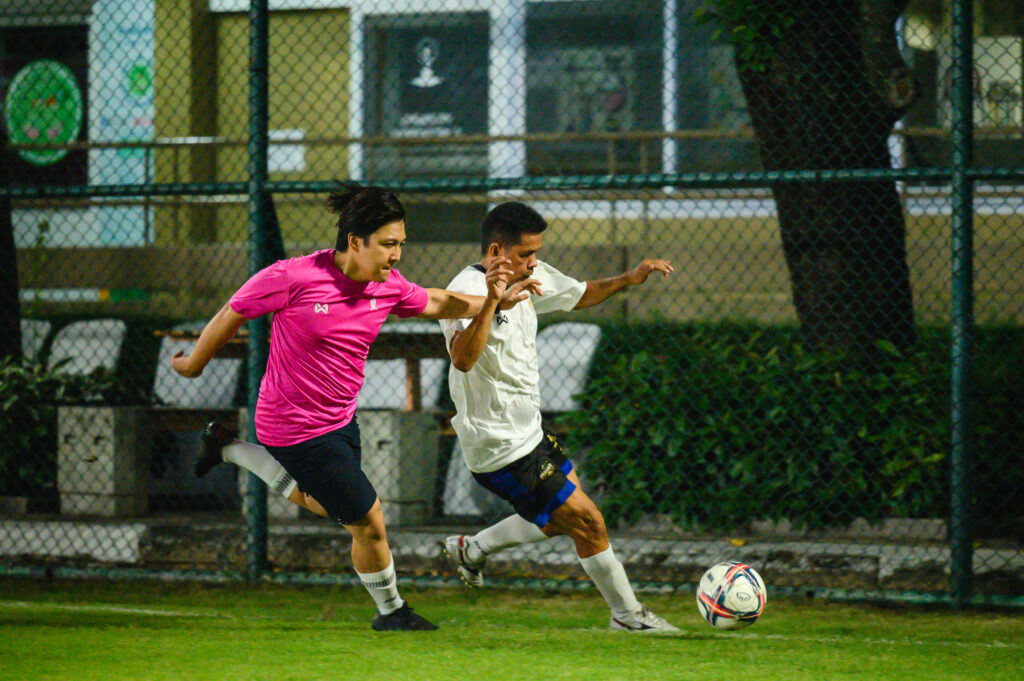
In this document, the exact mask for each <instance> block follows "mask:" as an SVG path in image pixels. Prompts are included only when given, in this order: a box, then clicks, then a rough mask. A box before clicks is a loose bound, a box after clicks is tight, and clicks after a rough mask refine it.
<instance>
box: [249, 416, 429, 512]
mask: <svg viewBox="0 0 1024 681" xmlns="http://www.w3.org/2000/svg"><path fill="white" fill-rule="evenodd" d="M356 418H357V419H359V431H360V437H361V440H362V450H363V460H362V469H363V472H365V473H366V477H368V478H369V479H370V482H372V483H373V487H374V489H376V490H377V496H378V497H379V498H380V503H381V507H382V509H383V511H384V522H385V523H386V524H387V525H388V526H389V527H390V526H392V525H414V524H417V523H424V522H427V521H428V520H430V519H431V518H432V517H433V515H434V509H433V499H434V479H435V477H436V475H437V445H438V433H437V418H436V417H435V416H434V415H432V414H430V413H426V412H417V411H398V410H386V409H382V410H367V409H364V410H360V411H358V412H357V413H356ZM247 424H248V418H247V417H246V416H245V414H244V413H243V416H242V418H241V419H240V425H241V433H240V434H239V438H240V439H242V440H247V441H249V442H253V441H254V440H255V438H253V437H251V436H249V434H248V425H247ZM248 480H249V472H248V471H246V470H244V469H239V474H238V489H239V491H240V492H241V494H242V498H243V506H244V505H245V501H246V499H247V498H248ZM304 516H306V517H308V516H309V514H308V513H305V512H303V511H302V509H301V508H299V507H298V506H297V505H295V504H293V503H292V502H290V501H288V500H287V499H285V498H284V497H282V496H280V495H278V494H274V493H270V494H269V496H268V498H267V517H268V518H270V519H272V520H273V519H277V520H288V519H294V518H299V517H304Z"/></svg>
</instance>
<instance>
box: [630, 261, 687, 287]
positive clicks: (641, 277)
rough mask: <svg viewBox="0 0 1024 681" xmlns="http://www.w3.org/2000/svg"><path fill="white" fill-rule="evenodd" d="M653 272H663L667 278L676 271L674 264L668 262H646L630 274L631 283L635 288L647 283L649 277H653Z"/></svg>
mask: <svg viewBox="0 0 1024 681" xmlns="http://www.w3.org/2000/svg"><path fill="white" fill-rule="evenodd" d="M653 272H661V274H662V276H665V277H667V276H668V275H670V274H671V273H672V272H675V269H674V268H673V267H672V263H670V262H669V261H668V260H644V261H643V262H641V263H640V264H639V265H637V266H636V267H635V268H634V269H632V270H630V272H629V275H628V277H629V283H630V284H632V285H633V286H636V285H637V284H642V283H644V282H645V281H647V277H649V276H651V274H652V273H653Z"/></svg>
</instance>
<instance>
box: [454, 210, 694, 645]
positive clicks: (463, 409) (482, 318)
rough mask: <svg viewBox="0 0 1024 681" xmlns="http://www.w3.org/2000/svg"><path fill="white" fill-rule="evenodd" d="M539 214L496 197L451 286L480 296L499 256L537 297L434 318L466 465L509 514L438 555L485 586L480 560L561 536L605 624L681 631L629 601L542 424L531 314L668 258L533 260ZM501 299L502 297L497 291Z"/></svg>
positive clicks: (596, 293) (601, 289)
mask: <svg viewBox="0 0 1024 681" xmlns="http://www.w3.org/2000/svg"><path fill="white" fill-rule="evenodd" d="M546 228H547V223H546V222H545V221H544V219H543V218H542V217H541V216H540V215H539V214H538V213H537V212H536V211H535V210H533V209H532V208H530V207H529V206H527V205H525V204H523V203H518V202H509V203H503V204H500V205H498V206H496V207H495V208H494V209H492V210H491V211H490V212H489V213H488V214H487V215H486V216H485V217H484V220H483V223H482V225H481V237H482V244H481V245H482V252H483V257H482V259H481V261H480V262H479V263H477V264H475V265H471V266H470V267H467V268H466V269H464V270H463V271H462V272H460V273H459V274H458V275H457V276H456V277H455V278H454V279H453V280H452V282H451V283H450V284H449V285H448V287H447V288H448V290H451V291H457V292H460V293H470V294H474V295H486V294H487V288H488V282H487V280H486V278H485V272H486V271H487V268H488V267H489V266H490V264H491V263H492V262H495V261H497V260H499V259H505V260H507V261H508V262H509V263H510V264H509V265H507V266H506V267H507V268H510V269H512V270H513V275H512V278H511V283H510V284H509V285H511V284H512V283H520V284H521V285H522V286H524V287H525V288H526V289H527V290H530V291H531V292H532V293H533V294H534V295H533V296H531V299H530V301H528V302H527V303H524V304H521V305H518V306H516V307H514V308H512V309H509V310H499V309H497V306H496V305H494V304H493V302H492V301H491V299H488V301H487V302H486V303H485V304H484V308H483V309H481V311H480V312H479V313H478V314H477V316H476V317H473V318H472V319H461V320H441V329H442V330H443V331H444V334H445V339H446V341H447V344H448V352H449V354H450V355H451V358H452V367H451V369H450V370H449V374H448V380H449V387H450V390H451V395H452V399H453V401H454V402H455V408H456V412H457V413H456V415H455V417H454V418H453V419H452V425H453V426H454V428H455V432H456V434H457V435H458V437H459V444H460V445H461V448H462V454H463V457H464V458H465V460H466V465H467V466H468V467H469V469H470V471H472V473H473V477H474V478H475V479H476V480H477V482H479V483H480V484H481V485H483V486H484V487H486V488H487V489H489V490H490V491H492V492H494V493H495V494H497V495H498V496H499V497H501V498H502V499H505V500H506V501H508V502H509V503H511V504H512V506H513V507H514V508H515V510H516V515H512V516H509V517H508V518H505V519H504V520H502V521H501V522H499V523H496V524H495V525H492V526H491V527H488V528H486V529H484V530H482V531H480V532H478V533H476V534H475V535H473V536H466V535H456V536H452V537H448V538H447V539H446V540H445V552H446V553H447V554H448V556H449V557H450V558H451V559H452V560H453V561H454V562H455V564H456V565H457V567H458V570H459V574H460V575H461V576H462V578H463V580H464V581H465V582H466V583H467V584H469V585H470V586H481V585H482V584H483V572H482V570H483V567H484V564H485V562H486V559H487V556H489V555H491V554H492V553H494V552H496V551H499V550H501V549H506V548H509V547H512V546H517V545H519V544H524V543H529V542H536V541H541V540H543V539H547V538H548V537H553V536H557V535H568V536H569V537H571V538H572V540H573V541H574V543H575V544H576V554H577V556H578V557H579V560H580V563H581V564H582V566H583V569H584V570H585V571H586V573H587V574H588V575H589V576H590V577H591V579H593V580H594V582H595V584H596V585H597V588H598V590H599V591H600V592H601V595H602V596H604V598H605V600H606V601H607V602H608V606H609V608H610V609H611V620H610V622H609V626H610V627H611V628H612V629H619V630H625V631H633V632H649V633H664V632H672V631H678V630H677V629H676V628H675V627H673V626H672V625H671V624H669V623H668V622H666V621H665V620H664V619H662V618H661V617H658V616H657V615H655V614H654V613H652V612H651V611H650V610H648V609H647V608H646V607H644V606H643V605H641V604H640V603H639V601H638V600H637V598H636V596H635V594H634V593H633V589H632V587H631V586H630V584H629V579H628V578H627V577H626V572H625V569H624V568H623V566H622V563H621V562H619V560H618V559H617V558H616V557H615V554H614V552H613V551H612V548H611V545H610V544H609V541H608V532H607V529H606V528H605V524H604V518H603V516H602V515H601V512H600V511H599V510H598V508H597V506H596V505H595V504H594V502H593V501H592V500H591V499H590V497H589V496H587V494H586V493H585V492H584V491H583V490H582V488H581V487H580V481H579V478H578V477H577V475H576V471H575V470H573V466H572V462H570V461H569V460H568V458H567V457H566V455H565V452H564V450H563V449H562V445H561V443H560V442H559V441H558V438H557V437H555V436H554V435H553V434H552V433H550V432H547V431H545V430H544V429H543V427H542V425H541V414H540V392H539V390H538V383H539V374H538V360H537V346H536V338H537V315H538V314H543V313H545V312H555V311H568V310H576V309H581V308H585V307H590V306H592V305H596V304H598V303H600V302H602V301H604V300H606V299H607V298H608V297H610V296H611V295H613V294H615V293H617V292H619V291H621V290H623V289H625V288H627V287H629V286H635V285H639V284H642V283H644V282H645V281H647V278H648V277H649V276H650V275H651V274H652V273H653V272H661V273H662V274H663V275H664V276H668V275H669V274H670V273H671V272H672V271H673V270H672V265H671V264H669V263H668V262H667V261H665V260H644V261H643V262H641V263H640V264H639V265H637V267H636V268H635V269H633V270H630V271H628V272H625V273H623V274H621V275H618V276H615V277H609V278H607V279H599V280H593V281H587V282H581V281H577V280H575V279H573V278H571V277H568V276H566V275H564V274H562V273H561V272H559V271H558V270H556V269H555V268H553V267H551V266H550V265H548V264H546V263H544V262H541V261H539V260H538V259H537V253H538V252H539V251H540V249H541V247H542V246H543V234H542V233H543V232H544V230H545V229H546ZM498 297H499V298H500V296H498Z"/></svg>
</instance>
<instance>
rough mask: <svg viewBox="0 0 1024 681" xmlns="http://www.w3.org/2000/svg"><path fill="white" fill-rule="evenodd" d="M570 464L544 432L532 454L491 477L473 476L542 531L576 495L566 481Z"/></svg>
mask: <svg viewBox="0 0 1024 681" xmlns="http://www.w3.org/2000/svg"><path fill="white" fill-rule="evenodd" d="M571 472H572V462H571V461H569V459H568V458H566V456H565V452H564V450H563V449H562V444H561V443H560V442H559V441H558V438H556V437H555V436H554V435H552V434H551V433H549V432H547V431H545V432H544V437H543V438H542V439H541V441H540V444H539V445H537V446H536V447H535V448H534V449H533V451H532V452H530V453H529V454H527V455H526V456H524V457H523V458H521V459H516V460H515V461H513V462H512V463H510V464H509V465H507V466H505V467H503V468H499V469H498V470H496V471H491V472H490V473H473V477H474V478H476V481H477V482H479V483H480V484H481V485H483V486H484V487H486V488H487V489H489V490H491V491H492V492H494V493H495V494H497V495H498V496H499V497H501V498H502V499H504V500H505V501H508V502H509V503H511V504H512V506H513V508H515V509H516V513H518V514H519V515H521V516H522V517H524V518H526V519H527V520H529V521H530V522H531V523H533V524H534V525H536V526H537V527H544V526H545V525H547V524H548V522H549V521H550V520H551V514H552V513H553V512H554V511H555V509H557V508H558V507H559V506H561V505H562V504H564V503H565V500H566V499H568V498H569V496H570V495H571V494H572V493H573V492H575V491H576V485H575V484H573V482H572V480H570V479H569V477H568V476H569V473H571Z"/></svg>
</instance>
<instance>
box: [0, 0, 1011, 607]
mask: <svg viewBox="0 0 1024 681" xmlns="http://www.w3.org/2000/svg"><path fill="white" fill-rule="evenodd" d="M259 4H260V3H258V2H254V3H253V5H254V7H252V8H251V7H250V4H249V2H247V1H246V0H159V1H157V0H8V1H6V2H2V3H0V101H2V107H3V113H4V118H3V126H2V128H3V130H4V133H5V135H6V137H5V139H4V142H5V144H4V156H3V169H4V171H5V175H6V177H5V178H4V179H3V183H4V184H5V185H6V186H7V188H5V189H3V195H2V199H0V209H2V210H0V221H2V222H0V227H2V228H3V229H0V233H2V235H3V238H4V241H3V242H2V243H0V257H2V258H3V261H2V262H0V270H2V272H3V277H0V279H2V280H3V291H0V296H2V297H0V300H2V307H0V324H2V327H0V355H3V356H6V357H7V359H5V360H4V363H3V365H2V372H3V376H2V379H0V422H2V424H3V425H2V441H0V500H2V503H3V506H2V507H0V570H3V571H4V572H7V573H17V572H19V571H22V572H24V571H29V572H31V571H33V570H38V569H42V568H45V569H49V570H55V569H56V570H65V571H67V573H68V574H71V573H75V571H76V570H84V571H85V572H91V573H97V572H98V573H104V574H127V573H130V572H131V571H133V570H134V571H137V572H140V573H148V572H151V571H154V570H165V569H168V568H169V569H172V570H173V572H172V574H173V575H177V576H181V577H184V576H186V575H188V574H194V573H191V572H190V571H194V570H205V571H209V570H212V571H216V572H229V573H237V572H238V571H242V570H245V569H246V566H247V565H248V569H249V570H250V572H252V571H265V570H267V569H268V568H272V569H273V571H274V573H283V574H286V575H291V576H292V577H295V578H300V577H301V576H302V575H305V577H304V578H307V579H312V578H313V577H311V576H310V575H311V574H312V573H317V572H325V573H327V574H343V575H347V574H348V571H349V568H348V567H347V566H348V565H349V563H348V556H347V550H346V548H345V543H346V541H347V538H346V535H345V534H344V532H343V531H341V530H340V529H338V528H333V527H332V526H330V524H329V523H327V522H326V521H318V520H316V519H314V518H313V516H311V515H309V514H308V513H306V512H305V511H300V510H299V509H298V507H297V506H295V505H294V504H291V503H290V502H288V501H286V500H285V499H283V498H280V497H279V496H277V495H275V494H273V493H271V496H270V503H269V512H268V513H267V515H268V520H267V522H266V523H264V522H263V520H262V519H263V512H264V511H263V510H261V505H260V504H259V503H255V504H247V503H245V501H246V499H247V498H249V493H250V492H249V490H250V488H249V487H248V486H247V477H246V474H244V473H241V474H240V470H239V469H238V468H236V467H234V466H231V465H221V466H217V467H216V468H215V469H214V470H213V471H212V472H211V473H210V474H208V475H206V476H203V477H202V478H197V477H196V476H195V474H194V471H193V468H192V457H193V454H194V452H195V451H196V450H197V448H198V443H199V431H200V430H201V428H202V427H203V425H204V424H205V423H206V422H207V421H210V420H220V421H222V422H225V423H227V424H229V425H231V426H232V427H238V428H240V429H241V430H242V437H248V438H249V439H254V437H253V436H252V435H251V434H248V433H251V430H250V428H249V418H248V416H247V415H246V414H247V413H248V412H247V411H246V405H247V404H248V403H250V401H251V400H253V399H254V396H255V391H254V390H253V388H254V387H255V383H256V382H257V381H258V378H259V376H260V375H261V373H262V366H261V359H260V358H261V357H265V355H262V354H260V351H259V350H258V348H259V346H260V339H261V338H262V337H264V336H265V334H266V326H261V325H255V326H253V325H252V324H250V326H251V327H252V328H251V329H250V331H251V333H250V334H249V335H250V336H252V340H251V343H252V345H253V347H254V348H256V350H255V352H256V354H250V353H249V351H248V350H247V348H248V346H247V345H246V343H245V341H244V338H243V339H240V340H239V341H238V342H233V343H229V344H228V345H227V346H226V347H225V349H224V350H223V351H222V353H221V355H220V356H219V357H218V358H217V359H215V360H214V361H213V362H212V364H211V365H210V367H209V368H208V369H207V370H206V371H205V372H204V374H203V375H202V376H201V377H200V378H198V379H191V380H190V379H185V378H182V377H181V376H179V375H178V374H176V373H175V372H174V371H172V370H171V367H170V357H171V356H173V355H174V353H176V352H179V351H184V352H186V353H187V352H188V351H189V350H190V349H191V348H192V346H193V345H194V340H195V337H196V335H197V333H198V332H199V331H200V330H201V329H202V328H203V326H204V324H205V323H206V321H207V320H208V319H210V318H211V317H212V316H213V315H214V314H215V313H216V312H217V310H218V309H220V307H221V306H222V305H223V304H224V303H225V302H226V301H227V299H228V297H229V296H230V295H231V294H232V293H233V292H234V291H235V290H236V289H237V288H238V287H239V286H240V285H241V284H242V283H243V282H244V281H245V280H246V278H247V276H248V275H249V273H250V272H251V270H252V269H253V268H254V265H260V264H266V263H269V262H272V261H273V260H275V259H277V258H280V257H283V256H285V255H289V256H291V255H298V254H303V253H309V252H312V251H313V250H316V249H320V248H330V247H331V246H333V244H334V242H335V237H336V227H335V224H334V221H333V219H332V218H331V216H330V215H328V214H327V213H326V211H325V210H324V208H323V199H324V196H325V195H326V193H327V192H329V191H331V190H332V189H334V188H336V187H338V186H339V183H340V182H342V181H345V180H349V179H358V180H361V181H363V182H371V183H376V184H384V185H388V186H392V187H395V188H397V189H398V190H399V192H400V195H401V196H402V199H403V201H404V203H405V206H406V208H407V211H408V220H407V232H408V237H409V242H408V244H407V246H406V248H405V251H404V253H403V258H402V262H401V264H400V269H401V271H402V273H403V274H404V275H405V277H406V278H408V279H410V280H412V281H415V282H417V283H420V284H422V285H424V286H432V287H444V286H445V285H446V284H447V283H448V282H449V281H450V280H451V279H452V278H453V277H454V276H455V275H456V274H457V273H458V272H459V271H461V270H462V269H463V268H464V267H466V266H468V265H471V264H473V263H475V262H477V261H478V260H479V259H480V236H479V225H480V221H481V219H482V217H483V216H484V214H485V213H486V212H487V210H488V209H489V208H491V207H493V206H495V205H497V204H499V203H501V202H504V201H522V202H525V203H527V204H529V205H530V206H532V207H534V208H535V209H536V210H537V211H539V212H540V214H541V215H543V216H544V217H545V219H546V220H547V221H548V223H549V225H550V227H549V229H548V230H547V231H546V232H545V233H544V237H543V238H544V247H543V251H542V252H541V253H540V254H539V257H540V258H541V259H542V260H544V261H545V262H548V263H549V264H551V265H553V266H554V267H556V268H558V269H559V270H561V271H562V272H563V273H565V274H567V275H569V276H572V277H574V278H576V279H578V280H580V281H593V280H598V279H601V278H605V277H611V276H616V275H619V274H621V273H623V272H626V271H628V270H630V269H631V268H633V267H634V266H636V265H637V264H638V263H639V262H640V261H641V260H642V259H643V258H665V259H668V260H670V261H671V262H672V264H673V266H674V267H675V272H674V273H673V274H672V275H671V276H669V277H667V278H662V277H660V276H657V277H652V278H651V279H650V280H649V281H647V282H646V283H644V284H642V285H639V286H634V287H631V288H628V289H627V290H624V291H622V292H620V293H618V294H617V295H614V296H612V297H611V298H609V299H608V300H607V301H605V302H604V303H602V304H600V305H597V306H594V307H589V308H587V309H585V310H580V311H574V312H572V313H559V314H553V315H544V316H542V317H541V318H540V330H539V332H538V334H537V340H536V348H537V353H538V358H539V367H540V391H541V410H542V412H543V414H544V416H545V419H546V422H547V424H548V427H549V428H550V429H551V430H552V431H553V432H555V433H557V434H558V435H559V436H560V437H561V438H562V440H563V441H564V443H565V445H566V447H567V449H568V451H569V453H570V456H571V457H572V458H573V460H574V462H575V464H576V466H577V469H578V471H579V474H580V478H581V480H582V484H583V487H584V489H586V490H587V491H588V492H589V493H590V494H591V496H592V497H593V498H594V499H595V500H596V501H597V503H598V505H599V506H600V508H601V509H602V511H603V513H604V516H605V519H606V521H607V523H608V526H609V528H610V530H611V535H612V537H613V544H614V545H615V547H616V553H617V554H618V555H619V556H620V557H621V558H622V559H623V561H624V562H625V563H626V565H627V570H628V571H629V573H630V576H631V578H632V579H633V580H634V581H636V582H657V583H664V584H673V585H686V584H689V583H693V582H694V581H695V580H696V579H697V577H699V575H700V573H701V572H702V571H703V570H704V569H705V568H706V567H707V566H709V565H710V564H712V563H714V562H717V561H719V560H725V559H739V560H744V561H746V562H749V563H750V564H752V565H754V566H755V567H756V568H757V569H758V570H759V571H760V572H761V574H762V575H763V576H764V577H765V578H766V580H767V582H768V583H769V585H770V586H772V587H775V588H783V587H790V588H793V589H797V590H815V591H822V590H826V591H827V590H837V591H842V592H843V593H846V594H851V593H859V594H864V593H888V594H890V595H892V594H894V593H900V594H903V597H906V595H907V594H916V595H919V596H920V595H921V594H930V595H935V594H938V598H940V599H942V598H948V597H950V596H949V595H950V594H951V597H952V598H953V600H955V601H957V602H963V601H964V600H966V599H967V598H968V597H970V596H971V595H972V593H973V594H974V597H975V598H976V599H981V598H990V599H997V600H1002V601H1003V602H1015V603H1020V600H1019V598H1020V595H1021V593H1022V588H1024V550H1022V541H1024V535H1022V529H1021V528H1024V515H1022V511H1021V508H1024V504H1021V501H1022V499H1021V493H1020V490H1021V489H1024V473H1022V470H1024V467H1022V466H1021V460H1022V459H1021V452H1024V420H1022V416H1021V414H1024V399H1022V397H1021V395H1022V392H1021V387H1020V386H1021V385H1022V384H1024V373H1022V369H1021V362H1020V361H1019V358H1020V357H1022V356H1024V331H1022V322H1024V302H1022V301H1024V298H1022V295H1024V275H1022V274H1021V273H1022V272H1024V236H1022V235H1024V230H1022V224H1021V223H1022V218H1021V214H1022V211H1021V180H1022V172H1021V167H1022V166H1024V163H1022V159H1024V141H1022V139H1024V137H1022V126H1024V107H1022V77H1021V68H1022V66H1021V64H1022V59H1024V54H1022V40H1024V38H1022V35H1024V2H1018V1H1014V2H1000V3H994V2H983V3H974V4H973V5H971V3H969V2H961V1H960V0H913V1H911V2H905V3H892V2H884V1H882V0H875V1H867V2H861V3H843V2H820V3H800V2H785V3H773V2H765V1H762V0H707V1H698V0H663V1H661V2H657V1H655V0H632V1H629V2H627V1H625V0H579V1H575V2H564V1H534V0H529V1H527V0H500V1H498V2H480V1H478V0H461V1H459V2H451V1H448V0H422V1H420V2H407V1H403V0H382V1H380V2H372V3H371V2H363V1H362V0H348V1H345V0H338V1H337V2H334V1H332V0H326V1H321V0H318V1H316V2H314V1H312V0H311V1H309V2H304V1H303V0H287V1H286V0H280V1H277V0H272V1H271V2H270V6H269V12H268V15H269V27H266V26H263V25H262V22H261V17H265V16H267V15H266V14H263V12H262V11H261V8H260V7H259ZM900 6H905V7H903V9H902V11H900V10H899V7H900ZM264 31H266V33H264ZM263 35H267V36H269V43H268V44H265V43H263V42H262V40H261V36H263ZM972 55H973V56H972ZM972 64H973V68H972V66H971V65H972ZM264 67H265V70H264ZM264 74H265V75H266V80H262V77H263V75H264ZM262 91H265V94H266V99H265V100H264V98H263V97H262V96H261V92H262ZM264 105H265V107H266V108H264ZM254 357H255V358H256V360H255V361H251V360H252V358H254ZM449 364H450V363H449V361H448V357H447V352H446V348H445V345H444V341H443V337H442V336H441V335H440V331H439V329H438V326H437V324H436V323H433V322H429V323H428V322H425V321H414V322H407V321H406V322H401V321H397V320H396V321H391V322H388V323H387V324H386V325H385V327H384V329H383V330H382V333H381V335H380V336H379V338H378V340H377V341H376V343H375V345H374V347H373V349H372V350H371V353H370V355H369V359H368V362H367V367H366V377H365V385H364V387H363V389H362V392H361V393H360V395H359V408H360V409H359V417H358V418H359V420H360V425H361V428H362V434H363V463H364V468H365V470H366V472H367V474H368V476H369V477H370V479H371V480H372V481H373V483H374V484H375V486H376V488H377V491H378V494H379V496H380V498H381V499H382V502H383V505H384V508H385V515H386V518H387V519H388V522H389V529H390V537H391V542H392V548H393V551H394V553H395V555H396V558H397V567H398V570H399V571H400V572H403V573H405V574H421V575H423V574H438V573H439V572H440V573H441V574H450V568H449V566H447V565H445V564H444V562H443V560H442V558H441V557H440V552H439V549H438V548H437V541H438V539H443V537H444V536H445V535H446V534H451V533H453V532H455V531H470V530H473V529H474V528H481V527H484V526H485V525H487V524H488V523H490V522H492V521H495V520H498V519H500V518H502V517H504V516H505V515H507V514H508V513H509V512H510V508H508V507H507V506H506V505H504V504H503V502H501V501H500V500H499V499H497V498H496V497H494V496H493V495H491V494H490V493H489V492H488V491H487V490H485V489H483V488H482V487H480V486H479V485H477V484H476V483H475V482H474V480H473V478H472V477H471V475H470V473H469V471H468V469H467V468H466V466H465V464H464V463H463V461H462V457H461V454H460V450H459V447H458V443H457V439H456V438H455V436H454V432H453V430H452V428H451V426H450V419H451V416H452V410H453V403H452V400H451V398H450V396H449V393H448V384H447V376H448V371H449ZM252 489H257V488H252ZM258 489H259V490H262V487H260V488H258ZM246 519H248V522H246ZM268 536H269V544H268V540H267V537H268ZM267 546H269V548H266V547H267ZM489 572H490V574H492V575H495V576H501V575H504V576H524V575H532V576H537V577H575V578H583V577H584V575H583V573H582V571H581V570H580V569H579V567H578V565H576V563H575V558H574V556H573V553H572V548H571V545H570V544H568V543H564V542H563V541H560V540H556V541H551V542H542V543H540V544H532V545H529V546H523V547H517V548H514V549H510V550H508V551H506V552H504V553H502V554H498V555H495V556H493V557H492V559H491V560H490V563H489ZM972 578H973V584H972ZM943 594H946V596H944V595H943Z"/></svg>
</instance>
